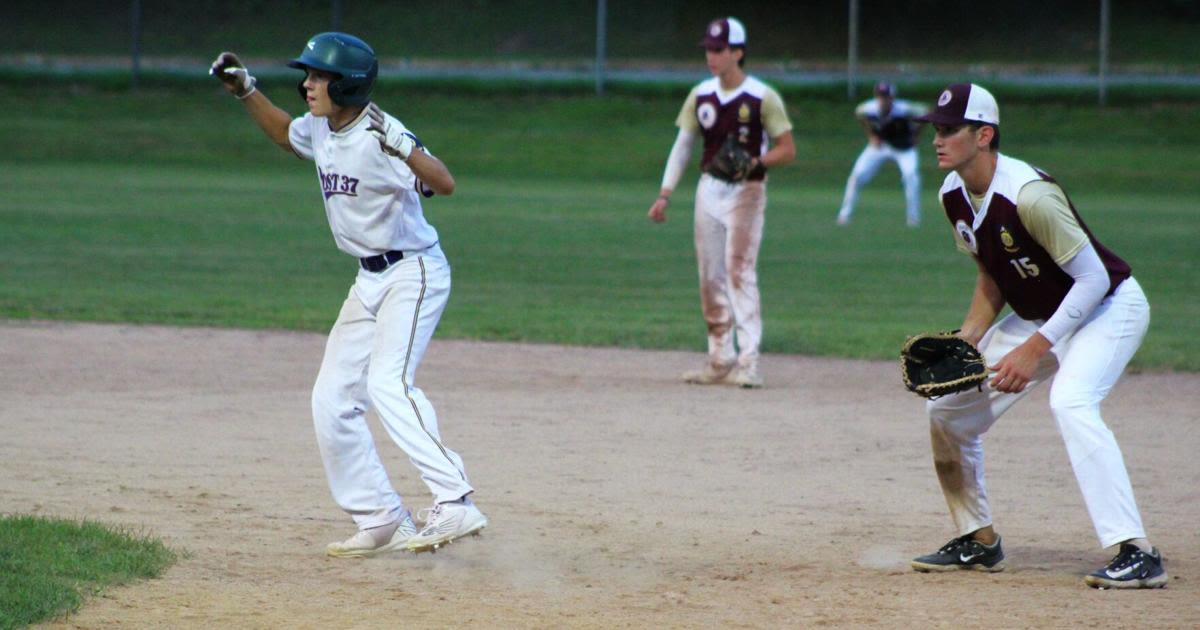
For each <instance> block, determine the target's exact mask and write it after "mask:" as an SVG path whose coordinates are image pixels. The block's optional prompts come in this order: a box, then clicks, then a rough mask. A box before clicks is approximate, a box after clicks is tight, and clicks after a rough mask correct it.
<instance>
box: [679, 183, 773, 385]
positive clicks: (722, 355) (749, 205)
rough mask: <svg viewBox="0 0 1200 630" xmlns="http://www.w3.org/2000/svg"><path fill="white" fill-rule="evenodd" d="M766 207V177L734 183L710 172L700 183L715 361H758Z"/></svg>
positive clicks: (702, 262)
mask: <svg viewBox="0 0 1200 630" xmlns="http://www.w3.org/2000/svg"><path fill="white" fill-rule="evenodd" d="M766 208H767V187H766V182H765V181H754V182H742V183H737V184H731V183H727V182H723V181H721V180H719V179H717V178H715V177H713V176H711V175H707V174H706V175H702V176H701V177H700V183H699V185H697V187H696V217H695V240H696V262H697V266H698V267H699V272H700V306H701V308H702V310H703V312H704V321H705V323H706V324H707V325H708V357H709V361H710V362H711V363H713V364H715V365H730V364H732V363H733V362H734V361H735V360H736V361H737V362H738V364H740V365H743V366H753V365H755V364H756V363H757V362H758V351H759V344H760V343H761V341H762V310H761V307H760V305H759V296H758V270H757V266H758V249H759V246H760V245H761V244H762V232H763V220H764V215H765V211H766ZM735 329H736V335H737V339H736V348H735V344H734V341H735V340H734V334H735V333H734V330H735Z"/></svg>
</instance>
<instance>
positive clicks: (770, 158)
mask: <svg viewBox="0 0 1200 630" xmlns="http://www.w3.org/2000/svg"><path fill="white" fill-rule="evenodd" d="M771 140H772V141H773V143H774V145H775V146H773V147H771V150H770V151H767V152H766V153H765V154H763V156H762V157H760V158H758V161H759V162H760V163H762V165H763V166H766V167H768V168H770V167H772V166H783V165H784V164H787V163H788V162H791V161H792V160H794V159H796V142H795V140H793V139H792V132H790V131H788V132H786V133H781V134H779V135H778V136H776V137H774V138H772V139H771Z"/></svg>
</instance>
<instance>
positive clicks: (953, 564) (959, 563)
mask: <svg viewBox="0 0 1200 630" xmlns="http://www.w3.org/2000/svg"><path fill="white" fill-rule="evenodd" d="M912 568H913V569H915V570H917V571H920V572H922V573H927V572H929V571H955V570H958V569H974V570H975V571H988V572H996V571H1003V570H1004V550H1003V549H1001V548H1000V538H999V537H998V536H997V537H996V542H995V544H993V545H992V546H990V547H989V546H987V545H984V544H983V543H981V542H979V541H978V540H975V539H974V538H972V537H971V534H967V535H966V536H959V537H958V538H955V539H953V540H951V541H950V542H948V543H946V544H945V545H943V546H942V548H941V549H938V550H937V553H931V554H929V555H927V556H921V557H919V558H913V561H912Z"/></svg>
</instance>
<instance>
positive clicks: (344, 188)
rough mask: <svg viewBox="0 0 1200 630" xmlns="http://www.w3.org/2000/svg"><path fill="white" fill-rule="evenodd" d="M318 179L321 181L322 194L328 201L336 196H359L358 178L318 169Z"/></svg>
mask: <svg viewBox="0 0 1200 630" xmlns="http://www.w3.org/2000/svg"><path fill="white" fill-rule="evenodd" d="M317 178H318V179H320V180H321V192H322V193H324V195H325V198H326V199H328V198H330V197H332V196H334V195H346V196H348V197H357V196H358V178H357V177H350V176H349V175H338V174H337V173H326V172H325V171H322V170H321V169H320V168H317Z"/></svg>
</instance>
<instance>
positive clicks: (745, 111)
mask: <svg viewBox="0 0 1200 630" xmlns="http://www.w3.org/2000/svg"><path fill="white" fill-rule="evenodd" d="M738 122H740V123H748V122H750V106H749V105H748V104H746V103H742V106H741V107H739V108H738Z"/></svg>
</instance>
